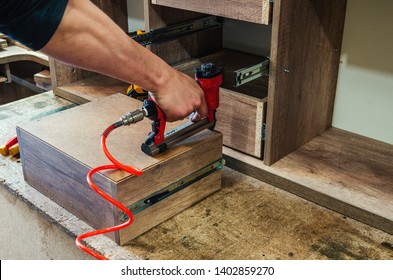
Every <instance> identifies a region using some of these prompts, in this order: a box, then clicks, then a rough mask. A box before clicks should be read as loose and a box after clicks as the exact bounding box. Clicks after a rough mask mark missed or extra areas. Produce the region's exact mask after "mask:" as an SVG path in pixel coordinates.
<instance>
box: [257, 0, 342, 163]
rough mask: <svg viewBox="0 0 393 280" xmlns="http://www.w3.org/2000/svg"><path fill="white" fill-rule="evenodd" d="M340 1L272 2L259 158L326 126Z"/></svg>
mask: <svg viewBox="0 0 393 280" xmlns="http://www.w3.org/2000/svg"><path fill="white" fill-rule="evenodd" d="M345 8H346V0H305V1H298V0H285V1H283V0H278V1H274V10H273V27H272V49H271V64H270V80H269V97H268V108H267V120H266V121H267V133H266V145H265V160H264V161H265V163H266V164H268V165H270V164H273V163H274V162H276V161H277V160H279V159H280V158H282V157H283V156H285V155H287V154H289V153H290V152H292V151H294V150H296V149H297V148H299V147H300V146H302V145H303V144H305V143H307V142H308V141H309V140H311V139H312V138H313V137H315V136H317V135H318V134H320V133H322V132H323V131H324V130H325V129H327V128H328V127H330V125H331V121H332V115H333V105H334V96H335V91H336V83H337V73H338V66H339V62H340V52H341V50H340V48H341V41H342V36H343V28H344V18H345Z"/></svg>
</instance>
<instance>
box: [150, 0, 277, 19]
mask: <svg viewBox="0 0 393 280" xmlns="http://www.w3.org/2000/svg"><path fill="white" fill-rule="evenodd" d="M152 3H153V4H157V5H162V6H167V7H172V8H178V9H183V10H188V11H194V12H199V13H206V14H212V15H216V16H221V17H226V18H232V19H238V20H244V21H250V22H255V23H260V24H269V23H270V13H271V7H272V5H271V3H270V2H269V0H243V1H233V0H219V1H213V0H201V1H198V2H195V1H191V0H186V1H180V0H152Z"/></svg>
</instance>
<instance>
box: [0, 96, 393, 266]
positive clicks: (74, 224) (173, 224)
mask: <svg viewBox="0 0 393 280" xmlns="http://www.w3.org/2000/svg"><path fill="white" fill-rule="evenodd" d="M69 106H72V104H70V103H69V102H66V101H64V100H62V99H61V98H57V97H55V96H53V94H40V95H36V96H33V97H31V98H28V99H26V100H20V101H17V102H14V103H10V104H7V105H3V106H0V112H1V122H0V128H1V129H0V141H1V142H4V141H5V140H6V139H7V138H8V137H9V136H10V135H12V134H13V133H14V131H15V126H16V125H20V124H22V123H24V122H26V121H28V120H29V119H35V118H38V117H42V116H45V115H47V114H50V113H55V112H57V111H59V110H63V109H66V108H69ZM0 187H2V188H5V189H7V190H8V191H9V192H10V193H12V194H13V195H15V197H17V198H18V199H21V200H22V201H24V202H25V203H27V204H28V205H29V206H30V207H32V208H33V209H35V210H36V211H37V212H38V213H40V214H42V215H43V216H44V217H45V218H46V219H48V220H49V221H50V222H52V223H53V224H55V225H57V226H59V227H60V228H61V229H62V230H63V231H64V232H65V234H67V235H68V236H70V238H75V236H76V235H78V234H81V233H83V232H86V231H88V230H91V228H90V227H89V226H87V225H86V224H85V223H83V222H82V221H80V220H78V219H77V218H75V216H73V215H71V214H70V213H69V212H67V211H66V210H64V209H63V208H61V207H59V206H58V205H57V204H56V203H54V202H53V201H50V200H49V199H48V198H46V197H44V196H43V195H42V194H40V193H38V192H37V191H36V190H35V189H33V188H32V187H30V186H29V185H27V184H26V182H24V180H23V175H22V167H21V164H20V162H18V159H17V158H10V157H0ZM16 230H17V229H15V232H16ZM88 245H89V246H92V247H93V248H95V249H97V250H99V252H101V253H103V254H104V255H106V256H108V257H112V258H116V259H125V258H127V259H130V258H146V259H393V236H392V235H390V234H387V233H386V232H383V231H380V230H378V229H375V228H373V227H370V226H367V225H365V224H363V223H360V222H357V221H355V220H353V219H350V218H348V217H346V216H343V215H341V214H338V213H337V212H333V211H330V210H328V209H326V208H324V207H320V206H318V205H316V204H314V203H312V202H309V201H306V200H304V199H302V198H299V197H298V196H295V195H292V194H290V193H288V192H286V191H283V190H280V189H278V188H276V187H274V186H272V185H269V184H266V183H264V182H262V181H260V180H257V179H254V178H252V177H250V176H246V175H244V174H242V173H239V172H237V171H234V170H233V169H230V168H227V167H226V168H224V169H223V184H222V190H221V191H219V192H217V193H215V194H213V195H211V196H209V197H208V198H206V199H205V200H203V201H202V202H200V203H197V204H195V205H194V206H192V207H190V208H188V209H187V210H185V211H183V212H181V213H180V214H178V215H176V216H175V217H173V218H171V219H169V220H168V221H166V222H164V223H162V224H160V225H159V226H157V227H155V228H153V229H152V230H150V231H148V232H146V233H145V234H143V235H142V236H140V237H139V238H137V239H135V240H133V241H132V242H131V243H129V244H127V246H123V247H119V246H117V245H116V244H114V242H112V241H110V240H109V239H108V238H106V237H102V236H101V237H95V238H92V239H90V240H88Z"/></svg>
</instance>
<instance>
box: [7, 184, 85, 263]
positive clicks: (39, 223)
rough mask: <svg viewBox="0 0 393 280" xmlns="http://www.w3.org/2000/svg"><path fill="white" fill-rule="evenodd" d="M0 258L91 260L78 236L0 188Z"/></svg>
mask: <svg viewBox="0 0 393 280" xmlns="http://www.w3.org/2000/svg"><path fill="white" fill-rule="evenodd" d="M0 213H1V215H0V225H1V227H0V240H1V246H0V259H2V260H5V259H8V260H54V259H62V260H68V259H70V260H74V259H81V260H88V259H92V258H90V256H89V255H86V254H85V253H83V252H82V251H80V250H79V248H77V247H76V245H75V239H74V238H72V237H71V236H69V235H67V234H66V233H65V232H64V231H63V230H61V229H60V228H59V227H57V226H56V225H55V224H53V223H51V222H49V221H48V220H46V219H45V218H44V217H42V215H40V214H39V213H37V212H36V211H34V210H33V209H32V208H31V207H29V206H28V205H27V204H26V203H24V202H22V201H21V200H20V199H18V198H17V197H16V196H15V195H13V194H11V193H10V192H8V191H7V190H5V189H4V188H2V187H0Z"/></svg>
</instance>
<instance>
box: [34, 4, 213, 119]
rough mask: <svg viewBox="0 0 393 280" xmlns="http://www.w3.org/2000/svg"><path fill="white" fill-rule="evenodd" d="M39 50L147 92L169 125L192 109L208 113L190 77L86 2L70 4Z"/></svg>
mask: <svg viewBox="0 0 393 280" xmlns="http://www.w3.org/2000/svg"><path fill="white" fill-rule="evenodd" d="M103 42H105V43H103ZM41 51H42V52H44V53H46V54H48V55H49V56H51V57H53V58H55V59H57V60H59V61H62V62H64V63H67V64H71V65H74V66H77V67H80V68H83V69H87V70H91V71H94V72H99V73H102V74H105V75H107V76H111V77H114V78H117V79H119V80H122V81H125V82H128V83H132V84H137V85H139V86H141V87H142V88H144V89H146V90H148V91H150V92H151V94H152V97H153V99H154V100H155V101H156V103H157V104H158V105H159V106H160V107H161V109H162V110H163V111H164V113H165V114H166V117H167V120H168V121H175V120H179V119H182V118H185V117H187V116H188V115H189V114H190V113H191V112H193V111H195V110H196V111H197V112H198V113H199V115H201V116H204V115H206V114H207V105H206V101H205V99H204V95H203V91H202V90H201V88H200V87H199V86H198V85H197V83H196V82H195V81H194V80H193V79H192V78H190V77H188V76H186V75H184V74H182V73H180V72H178V71H177V70H175V69H173V68H172V67H170V66H169V65H167V64H166V63H165V62H164V61H163V60H161V59H160V58H159V57H158V56H156V55H155V54H153V53H152V52H150V51H149V50H147V49H146V48H144V47H142V46H140V45H139V44H138V43H136V42H135V41H134V40H132V39H131V38H129V36H128V35H127V34H126V33H125V32H124V31H123V30H121V28H120V27H119V26H117V25H116V24H115V23H114V22H113V21H112V20H111V19H110V18H109V17H108V16H107V15H106V14H105V13H103V12H102V11H101V10H100V9H99V8H97V7H96V6H95V5H94V4H93V3H91V2H90V1H88V0H69V3H68V5H67V8H66V10H65V13H64V16H63V19H62V20H61V22H60V25H59V27H58V29H57V31H56V32H55V34H54V35H53V37H52V38H51V39H50V40H49V42H48V43H47V44H46V45H45V46H44V47H43V48H42V49H41ZM196 118H197V117H195V119H194V120H196Z"/></svg>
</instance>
